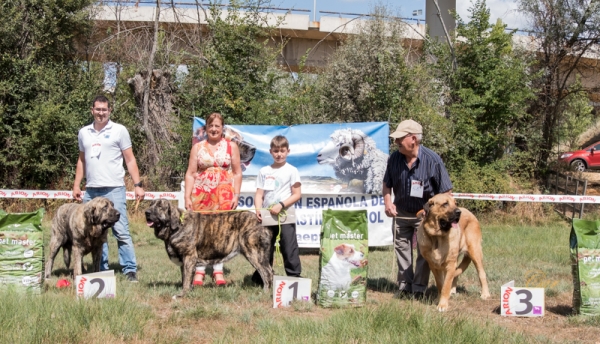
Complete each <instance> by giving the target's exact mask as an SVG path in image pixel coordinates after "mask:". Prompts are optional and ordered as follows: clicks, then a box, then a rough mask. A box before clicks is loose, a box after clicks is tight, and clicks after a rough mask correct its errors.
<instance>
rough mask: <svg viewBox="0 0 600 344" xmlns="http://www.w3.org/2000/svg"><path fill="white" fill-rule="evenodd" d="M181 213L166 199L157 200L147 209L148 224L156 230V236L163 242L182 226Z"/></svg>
mask: <svg viewBox="0 0 600 344" xmlns="http://www.w3.org/2000/svg"><path fill="white" fill-rule="evenodd" d="M180 216H181V212H180V211H179V209H177V207H176V206H174V205H172V204H171V202H169V201H167V200H165V199H157V200H154V201H152V203H150V207H148V209H146V223H147V224H148V227H150V228H154V235H155V236H156V237H157V238H159V239H161V240H168V239H169V237H170V236H171V234H172V233H174V232H176V231H177V230H178V229H179V227H180V225H181V219H180Z"/></svg>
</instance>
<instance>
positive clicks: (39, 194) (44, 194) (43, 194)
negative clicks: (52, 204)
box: [33, 191, 50, 198]
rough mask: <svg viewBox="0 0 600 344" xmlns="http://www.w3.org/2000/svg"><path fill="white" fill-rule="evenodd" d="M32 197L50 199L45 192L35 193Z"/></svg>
mask: <svg viewBox="0 0 600 344" xmlns="http://www.w3.org/2000/svg"><path fill="white" fill-rule="evenodd" d="M33 197H41V198H50V194H49V193H47V192H45V191H36V192H34V193H33Z"/></svg>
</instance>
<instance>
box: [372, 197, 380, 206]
mask: <svg viewBox="0 0 600 344" xmlns="http://www.w3.org/2000/svg"><path fill="white" fill-rule="evenodd" d="M378 201H379V196H377V195H372V196H371V205H372V206H373V207H374V206H376V205H377V204H379V202H378Z"/></svg>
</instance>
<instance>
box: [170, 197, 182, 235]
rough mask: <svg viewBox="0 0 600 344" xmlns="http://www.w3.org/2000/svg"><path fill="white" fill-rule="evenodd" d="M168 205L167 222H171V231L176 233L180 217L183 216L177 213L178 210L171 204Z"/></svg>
mask: <svg viewBox="0 0 600 344" xmlns="http://www.w3.org/2000/svg"><path fill="white" fill-rule="evenodd" d="M168 204H169V221H170V222H171V231H173V232H174V231H176V230H178V229H179V226H180V225H181V218H180V215H181V214H183V213H181V214H180V212H179V209H177V207H175V206H173V205H171V203H168Z"/></svg>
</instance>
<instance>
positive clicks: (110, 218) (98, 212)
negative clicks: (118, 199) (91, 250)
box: [83, 197, 121, 238]
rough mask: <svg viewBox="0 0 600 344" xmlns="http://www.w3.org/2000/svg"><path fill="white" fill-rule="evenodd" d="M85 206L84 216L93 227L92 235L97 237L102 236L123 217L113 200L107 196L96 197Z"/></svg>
mask: <svg viewBox="0 0 600 344" xmlns="http://www.w3.org/2000/svg"><path fill="white" fill-rule="evenodd" d="M83 206H84V210H83V216H84V217H85V220H86V221H87V222H88V223H89V224H90V225H91V226H90V227H91V229H92V232H91V233H90V235H91V236H92V237H95V238H98V237H100V236H102V234H103V233H104V232H106V230H107V229H108V228H110V227H112V226H114V225H115V223H117V222H118V221H119V218H120V217H121V214H120V213H119V212H118V211H117V209H115V205H114V204H113V202H112V201H110V200H109V199H108V198H105V197H96V198H94V199H93V200H91V201H89V202H87V203H86V204H84V205H83Z"/></svg>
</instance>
